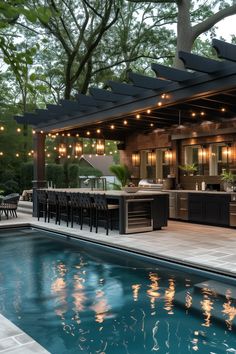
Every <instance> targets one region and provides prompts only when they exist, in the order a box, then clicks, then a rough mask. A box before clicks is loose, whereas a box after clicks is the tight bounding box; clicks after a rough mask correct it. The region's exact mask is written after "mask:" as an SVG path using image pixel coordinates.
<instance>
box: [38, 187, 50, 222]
mask: <svg viewBox="0 0 236 354" xmlns="http://www.w3.org/2000/svg"><path fill="white" fill-rule="evenodd" d="M47 209H48V208H47V193H46V191H45V190H40V189H38V190H37V216H38V220H39V219H40V217H41V215H42V216H43V217H44V222H46V221H47Z"/></svg>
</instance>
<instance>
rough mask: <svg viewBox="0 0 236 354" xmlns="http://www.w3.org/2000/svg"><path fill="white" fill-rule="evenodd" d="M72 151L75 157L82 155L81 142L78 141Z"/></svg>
mask: <svg viewBox="0 0 236 354" xmlns="http://www.w3.org/2000/svg"><path fill="white" fill-rule="evenodd" d="M74 151H75V156H81V155H83V142H82V141H78V142H77V143H75V145H74Z"/></svg>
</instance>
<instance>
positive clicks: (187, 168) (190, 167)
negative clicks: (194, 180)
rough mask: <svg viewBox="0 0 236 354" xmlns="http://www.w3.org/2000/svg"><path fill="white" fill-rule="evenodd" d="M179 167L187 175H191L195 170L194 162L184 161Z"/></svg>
mask: <svg viewBox="0 0 236 354" xmlns="http://www.w3.org/2000/svg"><path fill="white" fill-rule="evenodd" d="M179 168H180V169H181V170H182V171H184V172H185V173H186V175H187V176H193V175H194V172H196V171H197V166H196V165H195V164H194V163H192V164H188V163H186V164H185V165H180V166H179Z"/></svg>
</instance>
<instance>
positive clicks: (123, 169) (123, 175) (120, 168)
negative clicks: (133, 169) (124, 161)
mask: <svg viewBox="0 0 236 354" xmlns="http://www.w3.org/2000/svg"><path fill="white" fill-rule="evenodd" d="M109 169H110V171H111V172H112V173H114V175H115V176H116V178H117V180H118V182H119V184H117V183H113V186H114V187H115V189H121V188H122V187H125V186H127V184H128V180H129V178H130V172H129V169H128V167H127V166H126V165H112V166H110V168H109Z"/></svg>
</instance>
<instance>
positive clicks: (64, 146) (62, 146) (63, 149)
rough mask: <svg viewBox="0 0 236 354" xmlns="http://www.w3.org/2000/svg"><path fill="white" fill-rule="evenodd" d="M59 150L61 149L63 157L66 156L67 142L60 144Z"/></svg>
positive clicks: (60, 152)
mask: <svg viewBox="0 0 236 354" xmlns="http://www.w3.org/2000/svg"><path fill="white" fill-rule="evenodd" d="M58 151H59V155H60V156H61V157H65V156H66V151H67V149H66V144H63V143H61V144H59V148H58Z"/></svg>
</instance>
